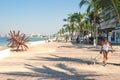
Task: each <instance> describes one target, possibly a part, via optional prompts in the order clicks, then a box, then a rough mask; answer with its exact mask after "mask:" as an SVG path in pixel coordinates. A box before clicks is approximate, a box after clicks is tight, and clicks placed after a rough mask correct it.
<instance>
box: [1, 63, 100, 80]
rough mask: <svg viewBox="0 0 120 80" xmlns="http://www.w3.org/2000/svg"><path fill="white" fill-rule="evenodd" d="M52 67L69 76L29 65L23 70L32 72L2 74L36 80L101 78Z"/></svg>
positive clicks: (92, 73) (63, 66) (55, 70)
mask: <svg viewBox="0 0 120 80" xmlns="http://www.w3.org/2000/svg"><path fill="white" fill-rule="evenodd" d="M54 67H56V68H59V69H62V70H64V71H66V72H69V74H68V73H66V72H64V71H59V70H57V69H54V68H51V67H49V66H42V67H36V66H33V65H30V64H25V68H27V69H29V70H31V71H32V72H9V73H2V74H5V75H10V76H15V77H25V76H27V77H31V78H34V77H35V78H37V79H36V80H46V79H47V80H51V79H52V80H95V79H94V77H96V76H101V75H96V73H95V72H85V71H84V72H83V71H81V72H77V71H76V70H75V69H74V68H70V67H68V66H66V65H64V64H57V65H56V66H54ZM21 79H22V78H21Z"/></svg>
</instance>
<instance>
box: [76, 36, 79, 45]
mask: <svg viewBox="0 0 120 80" xmlns="http://www.w3.org/2000/svg"><path fill="white" fill-rule="evenodd" d="M76 42H77V43H79V42H80V39H79V35H78V36H77V38H76Z"/></svg>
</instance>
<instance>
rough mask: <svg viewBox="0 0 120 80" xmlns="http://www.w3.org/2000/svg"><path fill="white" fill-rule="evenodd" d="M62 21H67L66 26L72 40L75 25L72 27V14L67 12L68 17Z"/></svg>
mask: <svg viewBox="0 0 120 80" xmlns="http://www.w3.org/2000/svg"><path fill="white" fill-rule="evenodd" d="M63 21H66V22H68V24H67V25H66V26H67V28H68V29H69V31H70V33H71V40H72V37H73V33H74V30H75V27H74V21H75V18H74V15H73V14H69V15H68V18H67V19H63Z"/></svg>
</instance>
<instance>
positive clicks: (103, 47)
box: [100, 38, 113, 66]
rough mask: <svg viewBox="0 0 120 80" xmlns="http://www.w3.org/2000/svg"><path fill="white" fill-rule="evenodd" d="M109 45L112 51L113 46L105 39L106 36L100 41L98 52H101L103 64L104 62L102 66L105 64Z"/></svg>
mask: <svg viewBox="0 0 120 80" xmlns="http://www.w3.org/2000/svg"><path fill="white" fill-rule="evenodd" d="M109 46H110V47H111V49H112V52H113V48H112V45H111V43H110V42H109V41H108V40H107V38H105V39H104V40H103V41H102V42H101V51H100V53H103V64H104V66H105V65H106V64H107V59H108V52H109Z"/></svg>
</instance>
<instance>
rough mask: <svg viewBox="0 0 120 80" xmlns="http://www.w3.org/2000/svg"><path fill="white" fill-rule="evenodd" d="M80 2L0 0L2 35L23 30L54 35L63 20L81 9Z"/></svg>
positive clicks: (82, 10) (28, 32) (72, 0)
mask: <svg viewBox="0 0 120 80" xmlns="http://www.w3.org/2000/svg"><path fill="white" fill-rule="evenodd" d="M79 2H80V0H0V34H1V35H3V34H6V33H8V32H9V31H10V30H16V31H17V30H21V32H24V33H26V34H31V33H34V34H54V33H56V32H57V31H58V30H59V29H60V28H61V27H62V26H63V25H64V22H63V19H64V18H66V17H67V15H68V14H70V13H74V12H82V13H83V12H85V6H84V7H82V9H80V8H79Z"/></svg>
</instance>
